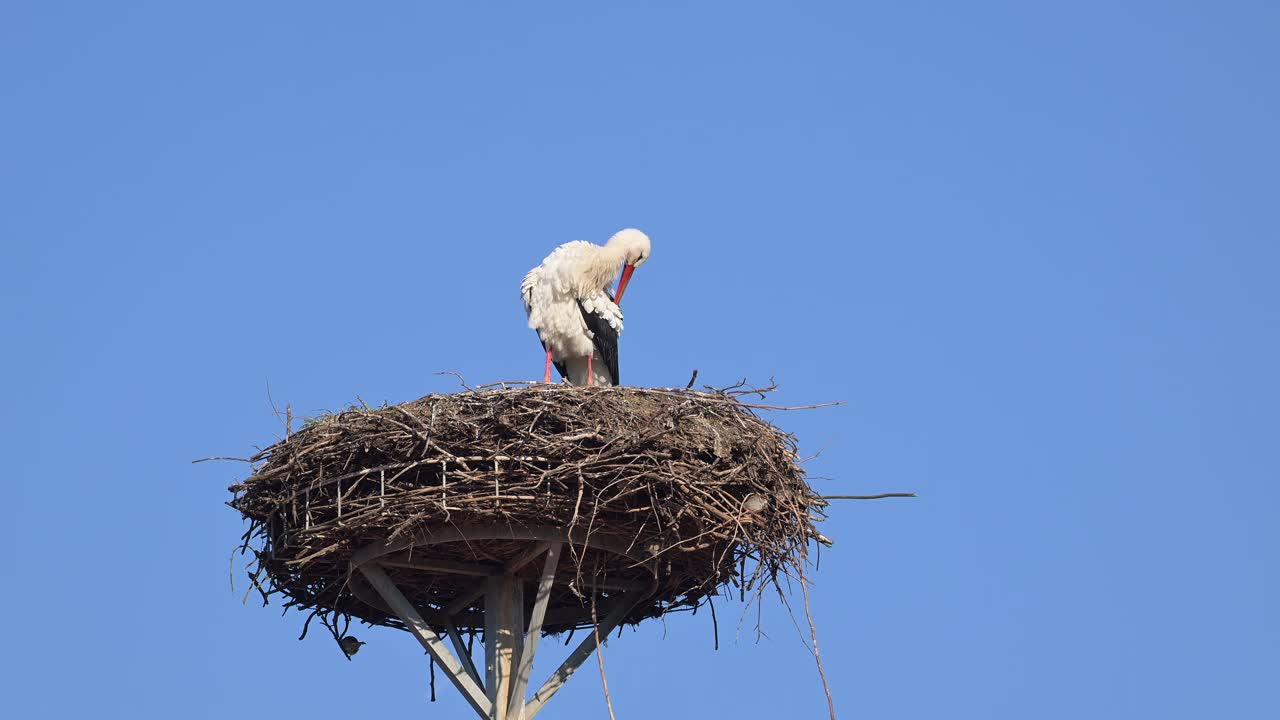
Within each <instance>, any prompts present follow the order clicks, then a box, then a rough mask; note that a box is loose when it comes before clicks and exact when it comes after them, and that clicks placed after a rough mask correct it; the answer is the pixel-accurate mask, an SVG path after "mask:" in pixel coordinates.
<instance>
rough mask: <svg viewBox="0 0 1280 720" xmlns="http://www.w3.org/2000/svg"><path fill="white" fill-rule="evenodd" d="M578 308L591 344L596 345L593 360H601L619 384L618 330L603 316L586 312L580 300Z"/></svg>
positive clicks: (614, 381) (614, 380) (620, 381)
mask: <svg viewBox="0 0 1280 720" xmlns="http://www.w3.org/2000/svg"><path fill="white" fill-rule="evenodd" d="M578 309H579V310H581V311H582V319H583V320H585V321H586V323H587V329H588V330H590V331H591V339H592V344H593V345H595V346H596V356H595V362H603V363H604V366H605V368H606V369H607V370H608V371H609V375H610V376H611V377H612V378H613V384H614V385H621V384H622V380H621V379H620V378H619V377H618V331H617V330H616V329H614V327H613V326H612V325H610V324H609V320H608V319H607V318H605V317H604V316H602V315H600V314H598V313H593V312H587V309H586V308H585V307H583V305H582V301H581V300H579V301H578ZM593 364H594V363H593Z"/></svg>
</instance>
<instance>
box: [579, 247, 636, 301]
mask: <svg viewBox="0 0 1280 720" xmlns="http://www.w3.org/2000/svg"><path fill="white" fill-rule="evenodd" d="M625 259H626V250H624V249H623V248H620V247H616V246H615V247H610V246H609V245H605V246H603V247H601V246H596V248H595V251H594V252H592V253H591V255H590V256H589V257H588V258H587V262H586V263H585V265H586V266H585V267H584V268H583V269H582V276H581V277H582V287H581V288H580V289H581V290H582V291H585V292H595V291H597V290H603V289H604V288H606V287H608V286H609V283H611V282H613V279H614V278H615V277H617V276H618V270H619V269H621V268H622V262H623V260H625Z"/></svg>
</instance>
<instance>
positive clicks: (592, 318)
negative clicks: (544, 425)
mask: <svg viewBox="0 0 1280 720" xmlns="http://www.w3.org/2000/svg"><path fill="white" fill-rule="evenodd" d="M648 259H649V236H647V235H645V234H644V233H642V232H640V231H639V230H631V229H628V230H622V231H619V232H618V233H616V234H614V236H613V237H611V238H609V242H607V243H605V245H604V246H603V247H601V246H600V245H593V244H592V243H589V242H585V241H582V240H575V241H573V242H568V243H565V244H564V245H561V246H560V247H558V248H556V249H555V250H553V251H552V252H551V254H550V255H548V256H547V257H546V258H545V259H544V260H543V261H542V264H541V265H539V266H538V267H536V268H534V269H532V270H530V271H529V272H528V274H526V275H525V276H524V281H523V282H521V283H520V294H521V296H523V298H524V310H525V312H526V313H528V314H529V327H531V328H533V329H534V330H536V331H537V332H538V339H539V340H541V341H542V347H543V349H544V350H546V352H547V364H546V372H545V374H544V376H543V382H551V366H552V364H554V365H555V366H556V369H557V370H559V371H560V376H561V377H563V378H566V379H568V381H569V382H570V383H572V384H574V385H617V384H618V336H619V335H620V334H622V309H621V308H619V307H618V303H619V302H621V301H622V293H623V292H624V291H625V290H626V289H627V283H628V282H629V281H630V280H631V273H632V272H633V271H634V270H635V269H636V268H637V267H639V266H640V265H642V264H644V262H645V261H646V260H648ZM619 268H622V278H621V279H620V280H619V281H618V292H617V295H616V296H614V295H610V294H609V291H608V287H609V284H610V283H611V282H612V281H613V278H614V276H615V275H617V274H618V269H619Z"/></svg>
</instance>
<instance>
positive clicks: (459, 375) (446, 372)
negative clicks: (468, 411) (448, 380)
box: [435, 370, 476, 392]
mask: <svg viewBox="0 0 1280 720" xmlns="http://www.w3.org/2000/svg"><path fill="white" fill-rule="evenodd" d="M435 374H436V375H452V376H454V377H456V378H458V384H459V385H461V386H462V387H464V388H466V389H468V390H470V391H471V392H476V389H475V388H473V387H471V386H470V385H468V384H467V379H466V378H464V377H462V373H457V372H454V371H452V370H441V371H440V372H438V373H435Z"/></svg>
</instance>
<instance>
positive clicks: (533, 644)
mask: <svg viewBox="0 0 1280 720" xmlns="http://www.w3.org/2000/svg"><path fill="white" fill-rule="evenodd" d="M560 548H561V543H552V544H551V545H550V546H549V547H548V548H547V559H546V562H544V563H543V565H542V577H541V578H540V579H539V580H538V596H537V598H536V599H535V600H534V602H533V611H532V612H530V613H529V628H528V630H526V631H525V646H524V651H523V652H522V653H521V654H520V667H519V669H518V670H517V671H516V677H515V683H514V684H513V685H512V687H511V699H510V701H509V702H508V703H507V713H508V715H509V716H510V718H511V720H521V719H522V718H523V717H524V694H525V690H527V689H528V687H529V674H530V673H531V672H533V655H534V653H536V652H537V651H538V639H539V637H541V635H542V620H543V618H545V617H546V615H547V603H548V602H549V601H550V600H551V586H552V585H553V584H554V583H555V580H556V566H557V565H559V564H560Z"/></svg>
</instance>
